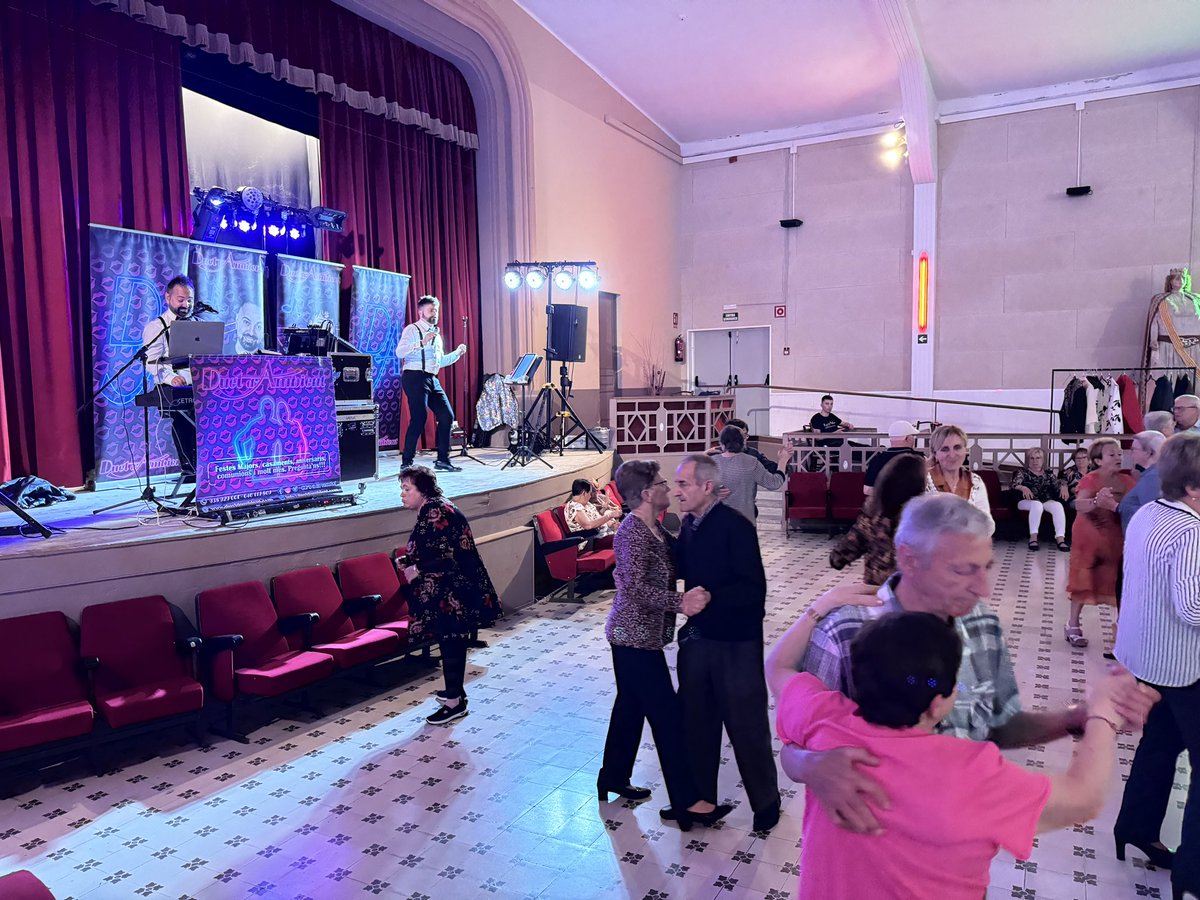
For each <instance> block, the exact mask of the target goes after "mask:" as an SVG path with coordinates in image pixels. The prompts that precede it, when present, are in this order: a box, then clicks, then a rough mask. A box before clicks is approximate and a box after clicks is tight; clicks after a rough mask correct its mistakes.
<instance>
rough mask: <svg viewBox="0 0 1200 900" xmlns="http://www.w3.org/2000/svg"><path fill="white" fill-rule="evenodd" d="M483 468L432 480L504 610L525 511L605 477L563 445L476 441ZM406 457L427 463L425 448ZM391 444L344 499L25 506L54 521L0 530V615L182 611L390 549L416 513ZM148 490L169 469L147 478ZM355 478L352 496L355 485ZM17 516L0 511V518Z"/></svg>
mask: <svg viewBox="0 0 1200 900" xmlns="http://www.w3.org/2000/svg"><path fill="white" fill-rule="evenodd" d="M471 452H472V454H473V455H474V456H476V457H478V458H479V459H480V460H482V461H483V462H484V463H486V465H484V464H480V463H478V462H473V461H472V460H469V459H461V458H456V459H455V462H456V463H457V464H459V465H461V466H462V469H463V470H462V471H461V472H450V473H444V472H440V473H438V476H439V477H438V484H439V485H440V486H441V487H442V489H443V491H444V492H445V493H446V495H447V496H448V497H450V498H451V499H452V500H454V502H455V503H456V504H457V505H458V507H459V508H460V509H461V510H462V511H463V513H464V514H465V515H466V516H467V518H468V520H469V521H470V522H471V527H472V530H473V531H474V533H475V538H476V541H477V543H478V544H479V548H480V553H481V554H482V555H483V558H484V561H485V562H486V563H487V566H488V570H489V572H490V573H491V575H492V579H493V581H495V582H496V587H497V589H498V590H499V591H500V594H501V597H502V599H503V600H504V602H505V604H506V605H507V606H508V607H509V608H513V609H516V608H520V607H521V606H524V605H526V604H528V603H530V602H532V600H533V592H532V583H533V554H534V535H533V528H532V520H533V517H534V515H536V514H537V513H539V512H541V511H542V510H545V509H548V508H550V507H551V506H553V505H555V504H559V503H563V502H565V501H566V499H567V497H568V494H569V493H570V489H571V482H572V480H574V479H575V478H598V479H600V480H601V482H604V481H607V480H608V479H609V478H610V477H611V474H612V468H613V454H612V453H611V452H610V451H606V452H604V453H598V452H596V451H594V450H592V451H583V450H568V451H567V452H566V453H564V454H563V455H562V456H558V455H556V454H555V455H547V456H546V457H545V459H546V461H547V462H549V463H550V464H551V465H550V466H545V465H542V464H541V463H540V462H538V461H537V460H536V459H535V460H533V461H531V462H530V464H529V465H528V466H525V467H523V468H522V467H520V466H513V467H510V468H508V469H501V466H503V464H504V462H505V461H506V460H507V459H508V453H507V452H505V451H500V450H489V449H476V450H472V451H471ZM417 462H418V464H421V463H424V464H426V465H429V466H432V463H433V455H432V454H423V455H421V456H419V457H418V459H417ZM399 470H400V461H399V457H398V455H397V454H396V453H395V452H391V453H384V454H380V457H379V474H378V477H376V478H375V479H373V480H370V481H366V482H346V483H344V484H343V485H342V488H343V490H344V491H347V492H351V493H355V494H358V495H359V496H358V497H357V502H356V503H355V505H353V506H333V507H328V508H324V509H312V510H303V511H298V512H291V513H285V514H277V515H270V516H263V517H261V518H255V519H249V520H246V521H240V522H235V523H233V524H229V525H222V524H220V523H218V522H216V521H213V520H211V519H201V518H196V517H188V518H183V517H176V516H168V515H161V514H158V513H156V511H155V509H154V508H153V507H152V506H150V505H149V504H146V503H143V502H140V501H139V502H137V503H131V504H130V505H128V506H126V507H123V508H121V509H119V510H113V511H111V512H107V513H102V514H99V515H93V514H92V511H93V510H95V509H99V508H101V507H105V506H108V505H110V504H113V503H117V502H119V501H120V500H124V499H132V498H135V497H137V496H138V495H139V493H140V491H141V485H140V482H131V481H123V482H113V483H107V484H104V485H102V486H101V487H100V488H99V489H98V490H96V491H95V492H86V493H80V494H78V495H77V499H76V500H74V501H70V502H65V503H58V504H55V505H53V506H50V507H46V508H43V509H35V510H30V512H31V514H32V515H33V516H35V517H36V518H37V519H38V521H40V522H41V523H42V524H44V525H46V526H48V527H50V528H52V529H62V531H61V533H56V534H55V535H54V536H53V537H51V538H49V539H42V538H40V537H20V536H14V535H7V534H6V535H5V536H3V537H0V604H2V607H0V608H2V609H3V613H2V615H3V616H5V617H9V616H18V615H24V614H26V613H32V612H41V611H44V610H51V609H60V610H62V611H63V612H65V613H66V614H67V615H68V616H71V617H72V618H76V619H77V618H78V616H79V612H80V610H82V609H83V608H84V607H85V606H88V605H90V604H92V603H101V602H105V601H110V600H122V599H126V598H129V597H139V596H145V595H149V594H162V595H163V596H165V597H166V598H167V599H168V600H169V601H171V602H172V603H175V604H176V605H178V606H179V607H180V608H181V609H183V611H184V612H185V613H187V614H188V615H189V616H192V615H194V600H195V596H196V593H197V592H199V591H201V590H204V589H206V588H210V587H217V586H220V585H223V584H231V583H234V582H238V581H250V580H261V581H269V580H270V578H272V577H273V576H275V575H277V574H280V573H282V572H286V571H289V570H291V569H296V568H300V567H302V566H311V565H333V564H335V563H336V562H337V561H338V560H340V559H345V558H347V557H351V556H361V555H363V554H367V553H374V552H379V551H382V552H389V553H390V552H391V551H392V550H394V549H395V548H396V547H397V546H400V545H402V544H404V543H406V542H407V536H408V532H409V530H410V528H411V527H412V524H413V522H414V521H415V517H416V513H415V512H411V511H409V510H405V509H402V508H401V506H400V486H399V484H398V482H397V479H396V476H397V473H398V472H399ZM154 483H155V488H156V492H157V493H158V494H159V496H165V495H166V494H169V493H170V491H171V488H172V486H173V484H174V478H173V477H167V476H162V477H159V478H156V479H155V480H154ZM360 485H361V493H360ZM18 524H20V520H19V519H18V518H17V517H16V516H15V515H14V514H12V513H10V512H8V511H7V510H4V509H0V527H6V526H15V525H18Z"/></svg>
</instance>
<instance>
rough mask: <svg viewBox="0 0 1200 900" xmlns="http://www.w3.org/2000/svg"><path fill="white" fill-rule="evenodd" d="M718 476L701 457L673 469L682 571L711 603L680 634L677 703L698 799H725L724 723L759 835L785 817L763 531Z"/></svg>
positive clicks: (688, 582) (686, 580)
mask: <svg viewBox="0 0 1200 900" xmlns="http://www.w3.org/2000/svg"><path fill="white" fill-rule="evenodd" d="M718 480H719V474H718V469H717V465H716V463H715V462H713V460H712V459H711V458H710V457H708V456H705V455H703V454H698V453H697V454H692V455H690V456H685V457H684V459H683V462H682V463H680V465H679V468H678V469H676V470H675V490H674V492H673V493H674V496H675V499H676V500H677V501H678V502H679V508H680V510H681V512H683V513H684V514H685V515H684V520H683V531H682V533H681V534H680V536H679V542H678V543H677V545H676V548H675V554H676V570H677V571H678V573H679V575H680V577H681V578H682V579H683V580H684V583H685V584H686V585H687V587H688V588H691V587H695V586H700V587H703V588H705V589H706V590H707V591H708V592H709V595H710V596H711V598H712V599H711V600H710V601H709V604H708V606H707V607H706V608H705V609H704V611H703V612H701V613H699V614H698V615H695V616H692V617H691V618H689V619H688V621H687V624H686V625H684V626H683V628H681V629H680V631H679V658H678V674H679V697H680V700H681V701H682V703H683V713H684V723H685V727H686V729H687V743H688V748H689V750H690V751H691V758H692V767H693V770H694V773H695V778H696V787H697V788H699V791H700V796H701V797H702V798H703V799H705V800H712V801H714V802H715V801H716V799H717V775H718V772H719V769H720V765H721V727H722V726H724V727H725V731H726V732H727V733H728V734H729V742H730V743H731V744H732V745H733V753H734V757H735V758H736V759H737V766H738V772H739V773H740V774H741V776H742V783H743V784H744V785H745V787H746V794H747V796H748V797H749V798H750V807H751V809H753V810H754V830H755V831H768V830H770V829H771V828H773V827H774V826H775V823H776V822H778V821H779V784H778V779H777V775H776V770H775V758H774V756H773V755H772V753H771V723H770V720H769V718H768V716H767V683H766V678H765V676H764V674H763V616H764V615H765V613H766V600H767V576H766V573H765V572H763V565H762V556H761V554H760V553H759V549H758V533H757V532H756V531H755V530H754V526H753V525H752V524H750V522H749V521H748V520H747V519H746V518H745V517H744V516H742V515H740V514H739V513H737V512H736V511H734V510H732V509H730V508H729V507H727V506H725V505H724V504H722V503H720V502H719V501H718V500H717V494H716V491H717V484H718ZM663 815H664V818H670V817H671V815H672V811H671V810H664V811H663Z"/></svg>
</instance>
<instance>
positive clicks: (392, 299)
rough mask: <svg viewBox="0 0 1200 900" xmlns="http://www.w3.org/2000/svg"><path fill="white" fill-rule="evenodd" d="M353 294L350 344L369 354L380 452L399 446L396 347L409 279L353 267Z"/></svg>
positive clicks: (398, 275) (402, 324)
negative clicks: (376, 408)
mask: <svg viewBox="0 0 1200 900" xmlns="http://www.w3.org/2000/svg"><path fill="white" fill-rule="evenodd" d="M352 272H353V275H354V293H353V295H352V297H351V301H350V343H352V344H353V345H354V346H355V347H357V348H358V350H359V352H360V353H369V354H371V364H372V368H373V370H374V375H375V402H376V403H378V404H379V448H380V449H381V450H382V449H385V448H395V447H397V446H399V443H400V398H401V396H402V395H403V393H404V391H403V390H402V389H401V387H400V361H399V360H398V359H397V358H396V344H397V343H399V341H400V332H401V331H403V330H404V322H405V318H406V316H407V311H408V283H409V281H410V276H408V275H400V274H399V273H397V272H383V271H380V270H379V269H368V268H366V267H365V266H353V267H352Z"/></svg>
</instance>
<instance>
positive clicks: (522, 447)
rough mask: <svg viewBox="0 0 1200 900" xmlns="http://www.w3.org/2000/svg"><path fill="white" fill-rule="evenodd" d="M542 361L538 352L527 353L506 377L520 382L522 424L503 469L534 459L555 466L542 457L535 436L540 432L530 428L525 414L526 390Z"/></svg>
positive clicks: (508, 379)
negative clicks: (535, 442)
mask: <svg viewBox="0 0 1200 900" xmlns="http://www.w3.org/2000/svg"><path fill="white" fill-rule="evenodd" d="M541 363H542V358H541V357H540V356H538V355H537V354H536V353H526V354H525V355H524V356H522V357H521V358H520V359H518V360H517V364H516V365H515V366H513V370H512V373H511V374H510V375H509V376H508V377H507V378H505V379H504V381H505V383H506V384H519V385H520V386H521V409H520V413H521V424H520V425H518V426H517V429H516V432H515V433H514V435H513V437H514V440H513V442H512V443H511V444H510V446H509V449H508V452H509V453H510V454H511V455H510V456H509V458H508V461H507V462H505V463H504V465H503V466H501V468H503V469H507V468H508V467H509V466H527V465H529V463H530V462H531V461H533V460H534V459H536V460H538V461H539V462H541V463H543V464H544V465H545V466H546V467H547V468H550V469H553V468H554V466H552V465H550V463H548V462H546V460H544V459H542V454H540V453H539V452H538V451H537V448H536V447H535V446H534V444H533V439H534V436H535V435H537V434H538V433H539V432H538V431H537V430H535V429H533V428H530V426H529V417H528V416H527V415H526V414H525V409H526V406H527V397H526V392H527V391H528V390H529V382H531V381H532V380H533V376H534V375H536V374H537V370H538V366H539V365H541Z"/></svg>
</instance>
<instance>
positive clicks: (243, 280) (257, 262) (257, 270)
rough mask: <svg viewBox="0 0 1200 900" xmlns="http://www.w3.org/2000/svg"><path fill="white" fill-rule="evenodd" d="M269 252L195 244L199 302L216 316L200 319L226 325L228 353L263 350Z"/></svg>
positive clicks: (193, 266)
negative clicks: (266, 272)
mask: <svg viewBox="0 0 1200 900" xmlns="http://www.w3.org/2000/svg"><path fill="white" fill-rule="evenodd" d="M265 259H266V253H264V252H263V251H261V250H246V249H245V248H243V247H226V246H224V245H222V244H201V243H194V244H192V253H191V258H190V264H191V274H192V280H193V281H194V282H196V299H197V300H199V301H201V302H203V303H207V304H208V305H209V306H211V307H213V308H214V309H215V310H216V312H215V313H204V314H203V315H202V316H201V317H200V318H202V319H204V320H206V321H209V322H212V321H219V322H224V323H225V347H224V352H225V353H229V354H233V353H253V352H254V351H255V350H262V349H263V263H264V260H265Z"/></svg>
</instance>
